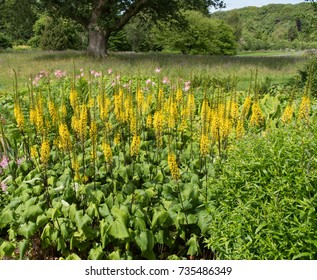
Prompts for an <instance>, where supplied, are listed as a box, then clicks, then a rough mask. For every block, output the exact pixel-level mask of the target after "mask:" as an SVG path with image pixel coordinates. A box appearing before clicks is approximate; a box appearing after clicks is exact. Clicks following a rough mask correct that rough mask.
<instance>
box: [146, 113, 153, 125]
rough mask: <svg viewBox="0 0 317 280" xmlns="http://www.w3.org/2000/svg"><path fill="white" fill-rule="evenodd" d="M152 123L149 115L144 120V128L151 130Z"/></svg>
mask: <svg viewBox="0 0 317 280" xmlns="http://www.w3.org/2000/svg"><path fill="white" fill-rule="evenodd" d="M152 123H153V118H152V115H151V114H148V116H147V118H146V128H151V127H152Z"/></svg>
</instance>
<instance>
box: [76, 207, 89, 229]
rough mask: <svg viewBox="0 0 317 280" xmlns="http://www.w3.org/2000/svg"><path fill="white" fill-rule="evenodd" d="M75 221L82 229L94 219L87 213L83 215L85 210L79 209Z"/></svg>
mask: <svg viewBox="0 0 317 280" xmlns="http://www.w3.org/2000/svg"><path fill="white" fill-rule="evenodd" d="M74 221H75V223H76V226H77V227H78V229H82V228H83V227H84V226H86V225H87V224H89V223H91V222H92V219H91V218H90V217H89V216H88V215H87V214H85V215H83V210H79V211H77V212H76V214H75V219H74Z"/></svg>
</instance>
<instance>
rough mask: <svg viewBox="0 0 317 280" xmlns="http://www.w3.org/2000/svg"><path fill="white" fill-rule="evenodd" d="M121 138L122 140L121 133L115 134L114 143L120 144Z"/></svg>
mask: <svg viewBox="0 0 317 280" xmlns="http://www.w3.org/2000/svg"><path fill="white" fill-rule="evenodd" d="M120 140H121V136H120V133H116V135H115V136H114V139H113V143H114V144H115V145H118V144H120Z"/></svg>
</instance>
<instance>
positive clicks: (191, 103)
mask: <svg viewBox="0 0 317 280" xmlns="http://www.w3.org/2000/svg"><path fill="white" fill-rule="evenodd" d="M187 111H188V114H189V115H188V117H189V118H190V119H193V118H194V115H195V96H194V94H192V93H189V94H188V95H187Z"/></svg>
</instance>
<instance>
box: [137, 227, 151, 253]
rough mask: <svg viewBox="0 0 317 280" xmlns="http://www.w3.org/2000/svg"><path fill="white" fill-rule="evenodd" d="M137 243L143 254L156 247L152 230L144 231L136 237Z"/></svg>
mask: <svg viewBox="0 0 317 280" xmlns="http://www.w3.org/2000/svg"><path fill="white" fill-rule="evenodd" d="M135 242H136V243H137V245H138V246H139V248H140V249H141V251H142V252H145V251H151V250H152V249H153V247H154V235H153V233H152V231H150V230H147V231H142V232H141V233H140V235H137V236H136V237H135Z"/></svg>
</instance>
